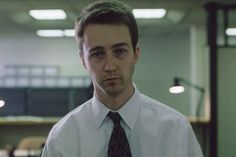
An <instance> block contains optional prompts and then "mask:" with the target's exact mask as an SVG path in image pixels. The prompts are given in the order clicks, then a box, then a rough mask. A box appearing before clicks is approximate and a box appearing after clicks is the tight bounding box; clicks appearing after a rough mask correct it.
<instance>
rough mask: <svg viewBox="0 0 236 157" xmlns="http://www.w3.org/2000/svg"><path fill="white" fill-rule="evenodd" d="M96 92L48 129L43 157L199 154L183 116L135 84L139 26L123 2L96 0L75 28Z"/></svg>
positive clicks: (176, 156) (185, 156)
mask: <svg viewBox="0 0 236 157" xmlns="http://www.w3.org/2000/svg"><path fill="white" fill-rule="evenodd" d="M75 29H76V39H77V41H78V44H79V47H80V57H81V59H82V62H83V66H84V68H85V69H86V70H87V71H88V72H89V74H90V76H91V79H92V83H93V88H94V96H93V98H92V99H90V100H89V101H87V102H85V103H84V104H82V105H80V106H79V107H78V108H76V109H75V110H73V111H72V112H70V113H69V114H67V115H66V116H65V117H64V118H62V119H61V120H60V121H59V122H58V123H57V124H56V125H55V126H54V127H53V128H52V130H51V132H50V134H49V136H48V139H47V142H46V145H45V147H44V150H43V155H42V156H43V157H121V156H122V157H131V156H132V157H202V153H201V149H200V146H199V144H198V142H197V140H196V138H195V135H194V133H193V131H192V128H191V126H190V124H189V122H188V121H187V120H186V118H185V117H184V116H183V115H181V114H180V113H178V112H177V111H175V110H173V109H171V108H170V107H167V106H166V105H163V104H161V103H160V102H158V101H155V100H153V99H151V98H149V97H147V96H145V95H143V94H141V93H140V92H139V91H138V89H137V88H136V87H135V86H134V84H133V81H132V76H133V72H134V68H135V64H136V63H137V61H138V58H139V47H138V28H137V24H136V21H135V19H134V16H133V14H132V12H131V11H130V9H129V8H128V7H127V6H125V5H124V4H122V3H119V2H111V1H99V2H95V3H94V4H92V5H89V6H88V7H87V8H85V9H84V10H83V11H82V13H81V16H80V17H79V18H78V21H77V23H76V26H75Z"/></svg>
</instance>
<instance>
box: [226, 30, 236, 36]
mask: <svg viewBox="0 0 236 157" xmlns="http://www.w3.org/2000/svg"><path fill="white" fill-rule="evenodd" d="M225 33H226V35H228V36H236V28H227V29H226V31H225Z"/></svg>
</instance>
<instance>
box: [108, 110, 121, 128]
mask: <svg viewBox="0 0 236 157" xmlns="http://www.w3.org/2000/svg"><path fill="white" fill-rule="evenodd" d="M108 116H109V117H110V119H111V120H112V121H113V124H114V125H116V124H120V119H121V117H120V115H119V113H118V112H111V111H110V112H109V113H108Z"/></svg>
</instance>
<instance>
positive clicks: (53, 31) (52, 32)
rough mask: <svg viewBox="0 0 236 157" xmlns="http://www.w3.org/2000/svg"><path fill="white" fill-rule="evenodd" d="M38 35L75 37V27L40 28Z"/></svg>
mask: <svg viewBox="0 0 236 157" xmlns="http://www.w3.org/2000/svg"><path fill="white" fill-rule="evenodd" d="M37 35H38V36H40V37H64V36H66V37H74V36H75V30H74V29H65V30H61V29H51V30H38V31H37Z"/></svg>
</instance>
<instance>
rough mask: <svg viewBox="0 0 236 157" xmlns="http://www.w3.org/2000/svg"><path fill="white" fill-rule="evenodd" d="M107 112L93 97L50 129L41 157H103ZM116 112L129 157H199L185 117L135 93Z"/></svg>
mask: <svg viewBox="0 0 236 157" xmlns="http://www.w3.org/2000/svg"><path fill="white" fill-rule="evenodd" d="M109 111H110V109H108V108H107V107H106V106H105V105H103V104H102V103H101V102H100V101H99V100H98V99H97V98H96V97H95V96H94V97H93V98H92V99H91V100H89V101H87V102H85V103H84V104H82V105H80V106H79V107H77V108H76V109H75V110H73V111H72V112H70V113H69V114H67V115H66V116H65V117H64V118H62V119H61V120H60V121H59V122H58V123H57V124H55V125H54V127H53V128H52V130H51V131H50V133H49V136H48V139H47V142H46V145H45V147H44V150H43V155H42V157H107V151H108V143H109V140H110V136H111V133H112V129H113V123H112V121H111V120H110V119H109V117H108V116H107V114H108V112H109ZM117 112H119V114H120V115H121V117H122V121H121V125H122V127H123V128H124V129H125V132H126V135H127V138H128V141H129V145H130V149H131V153H132V157H203V155H202V151H201V148H200V146H199V144H198V142H197V140H196V137H195V135H194V132H193V130H192V127H191V125H190V123H189V122H188V120H187V119H186V117H185V116H183V115H182V114H180V113H179V112H177V111H175V110H174V109H172V108H170V107H168V106H166V105H164V104H161V103H160V102H158V101H156V100H153V99H151V98H149V97H147V96H145V95H143V94H141V93H139V91H138V90H137V89H135V92H134V94H133V96H132V97H131V98H130V99H129V101H128V102H127V103H126V104H125V105H124V106H123V107H122V108H120V109H119V110H118V111H117Z"/></svg>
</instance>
